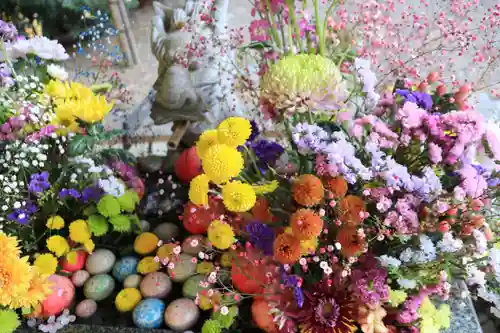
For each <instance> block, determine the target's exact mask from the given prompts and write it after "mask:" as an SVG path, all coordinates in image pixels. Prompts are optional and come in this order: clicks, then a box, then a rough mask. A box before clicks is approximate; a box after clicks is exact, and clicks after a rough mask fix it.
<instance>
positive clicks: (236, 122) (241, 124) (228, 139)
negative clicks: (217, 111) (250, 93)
mask: <svg viewBox="0 0 500 333" xmlns="http://www.w3.org/2000/svg"><path fill="white" fill-rule="evenodd" d="M217 134H218V138H219V143H223V144H225V145H228V146H230V147H235V148H236V147H238V146H241V145H244V144H245V142H246V141H247V140H248V138H249V137H250V135H251V134H252V125H251V124H250V121H248V120H247V119H245V118H241V117H229V118H227V119H225V120H223V121H222V122H221V123H220V125H219V127H217Z"/></svg>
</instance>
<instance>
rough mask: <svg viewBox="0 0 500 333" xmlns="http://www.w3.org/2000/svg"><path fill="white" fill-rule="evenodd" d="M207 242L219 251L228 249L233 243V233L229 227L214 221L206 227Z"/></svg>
mask: <svg viewBox="0 0 500 333" xmlns="http://www.w3.org/2000/svg"><path fill="white" fill-rule="evenodd" d="M208 241H209V242H210V243H212V245H213V246H215V247H216V248H218V249H220V250H225V249H228V248H229V247H230V246H231V245H233V243H234V232H233V229H232V228H231V226H230V225H229V224H227V223H224V222H222V221H219V220H214V221H212V222H211V223H210V225H209V226H208Z"/></svg>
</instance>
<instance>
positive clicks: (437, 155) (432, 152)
mask: <svg viewBox="0 0 500 333" xmlns="http://www.w3.org/2000/svg"><path fill="white" fill-rule="evenodd" d="M429 160H431V162H432V163H433V164H438V163H439V162H441V161H442V160H443V149H442V148H441V147H440V146H439V145H437V144H435V143H434V142H430V143H429Z"/></svg>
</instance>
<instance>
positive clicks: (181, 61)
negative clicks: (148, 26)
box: [151, 0, 232, 141]
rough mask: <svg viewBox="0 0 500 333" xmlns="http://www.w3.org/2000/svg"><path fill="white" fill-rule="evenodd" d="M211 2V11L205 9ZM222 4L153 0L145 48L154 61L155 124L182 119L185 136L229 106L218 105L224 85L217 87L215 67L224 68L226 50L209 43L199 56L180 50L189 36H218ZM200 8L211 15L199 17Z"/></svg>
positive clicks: (217, 117) (209, 123)
mask: <svg viewBox="0 0 500 333" xmlns="http://www.w3.org/2000/svg"><path fill="white" fill-rule="evenodd" d="M212 3H213V5H214V6H216V8H217V10H216V11H212V10H211V8H210V4H212ZM228 4H229V0H215V1H207V0H198V1H187V2H185V3H184V1H183V0H177V1H173V2H170V5H169V6H166V5H163V4H161V3H159V2H154V3H153V6H154V10H155V16H154V18H153V24H152V32H151V47H152V52H153V54H154V55H155V57H156V58H157V59H158V62H159V69H158V78H157V80H156V82H155V84H154V86H153V88H154V90H155V91H156V96H155V100H154V102H153V106H152V109H151V118H152V119H153V121H154V124H155V125H162V124H166V123H169V122H174V124H175V123H177V124H179V123H184V124H186V123H188V124H190V126H189V131H188V134H186V135H187V136H188V137H189V132H191V134H192V135H193V136H195V137H196V136H197V134H199V133H200V132H201V131H202V130H203V129H204V128H208V127H214V126H215V125H216V123H218V122H219V121H221V120H222V119H223V118H224V117H225V116H227V115H228V114H229V111H230V108H229V106H222V104H223V102H224V101H223V100H224V99H225V98H224V97H225V93H227V90H228V88H227V83H226V86H225V87H226V88H223V86H224V83H223V82H221V81H222V79H223V75H221V73H220V70H221V68H222V67H225V68H226V70H227V64H225V62H228V61H230V58H231V57H232V55H231V54H229V53H228V54H225V55H220V54H219V52H218V50H214V49H210V48H207V49H206V50H205V51H204V52H203V55H202V56H200V55H196V56H194V55H192V54H189V53H186V49H187V48H186V46H187V45H189V44H190V42H192V41H194V43H196V42H197V41H196V39H200V37H201V36H203V38H204V39H207V40H208V39H212V40H213V39H214V38H219V37H220V38H223V37H222V35H223V33H224V26H225V25H226V21H227V20H226V16H227V10H228ZM214 12H215V13H216V14H215V15H214V14H213V13H214ZM204 13H207V14H206V15H210V16H212V18H213V19H212V20H205V21H203V20H201V19H200V17H203V14H204ZM200 14H202V15H200ZM226 81H227V80H226ZM188 141H189V139H188Z"/></svg>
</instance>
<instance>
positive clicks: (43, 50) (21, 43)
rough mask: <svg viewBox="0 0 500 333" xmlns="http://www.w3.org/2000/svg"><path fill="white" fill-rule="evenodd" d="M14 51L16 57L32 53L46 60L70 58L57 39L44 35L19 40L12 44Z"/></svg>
mask: <svg viewBox="0 0 500 333" xmlns="http://www.w3.org/2000/svg"><path fill="white" fill-rule="evenodd" d="M12 53H13V55H14V57H16V58H21V57H24V56H26V55H28V54H32V55H36V56H38V57H40V58H42V59H45V60H55V61H62V60H67V59H69V55H68V54H67V53H66V50H65V49H64V47H63V46H62V45H61V44H59V43H58V42H57V40H50V39H48V38H47V37H43V36H42V37H40V36H36V37H33V38H30V39H24V40H18V41H17V42H16V43H15V44H12Z"/></svg>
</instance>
